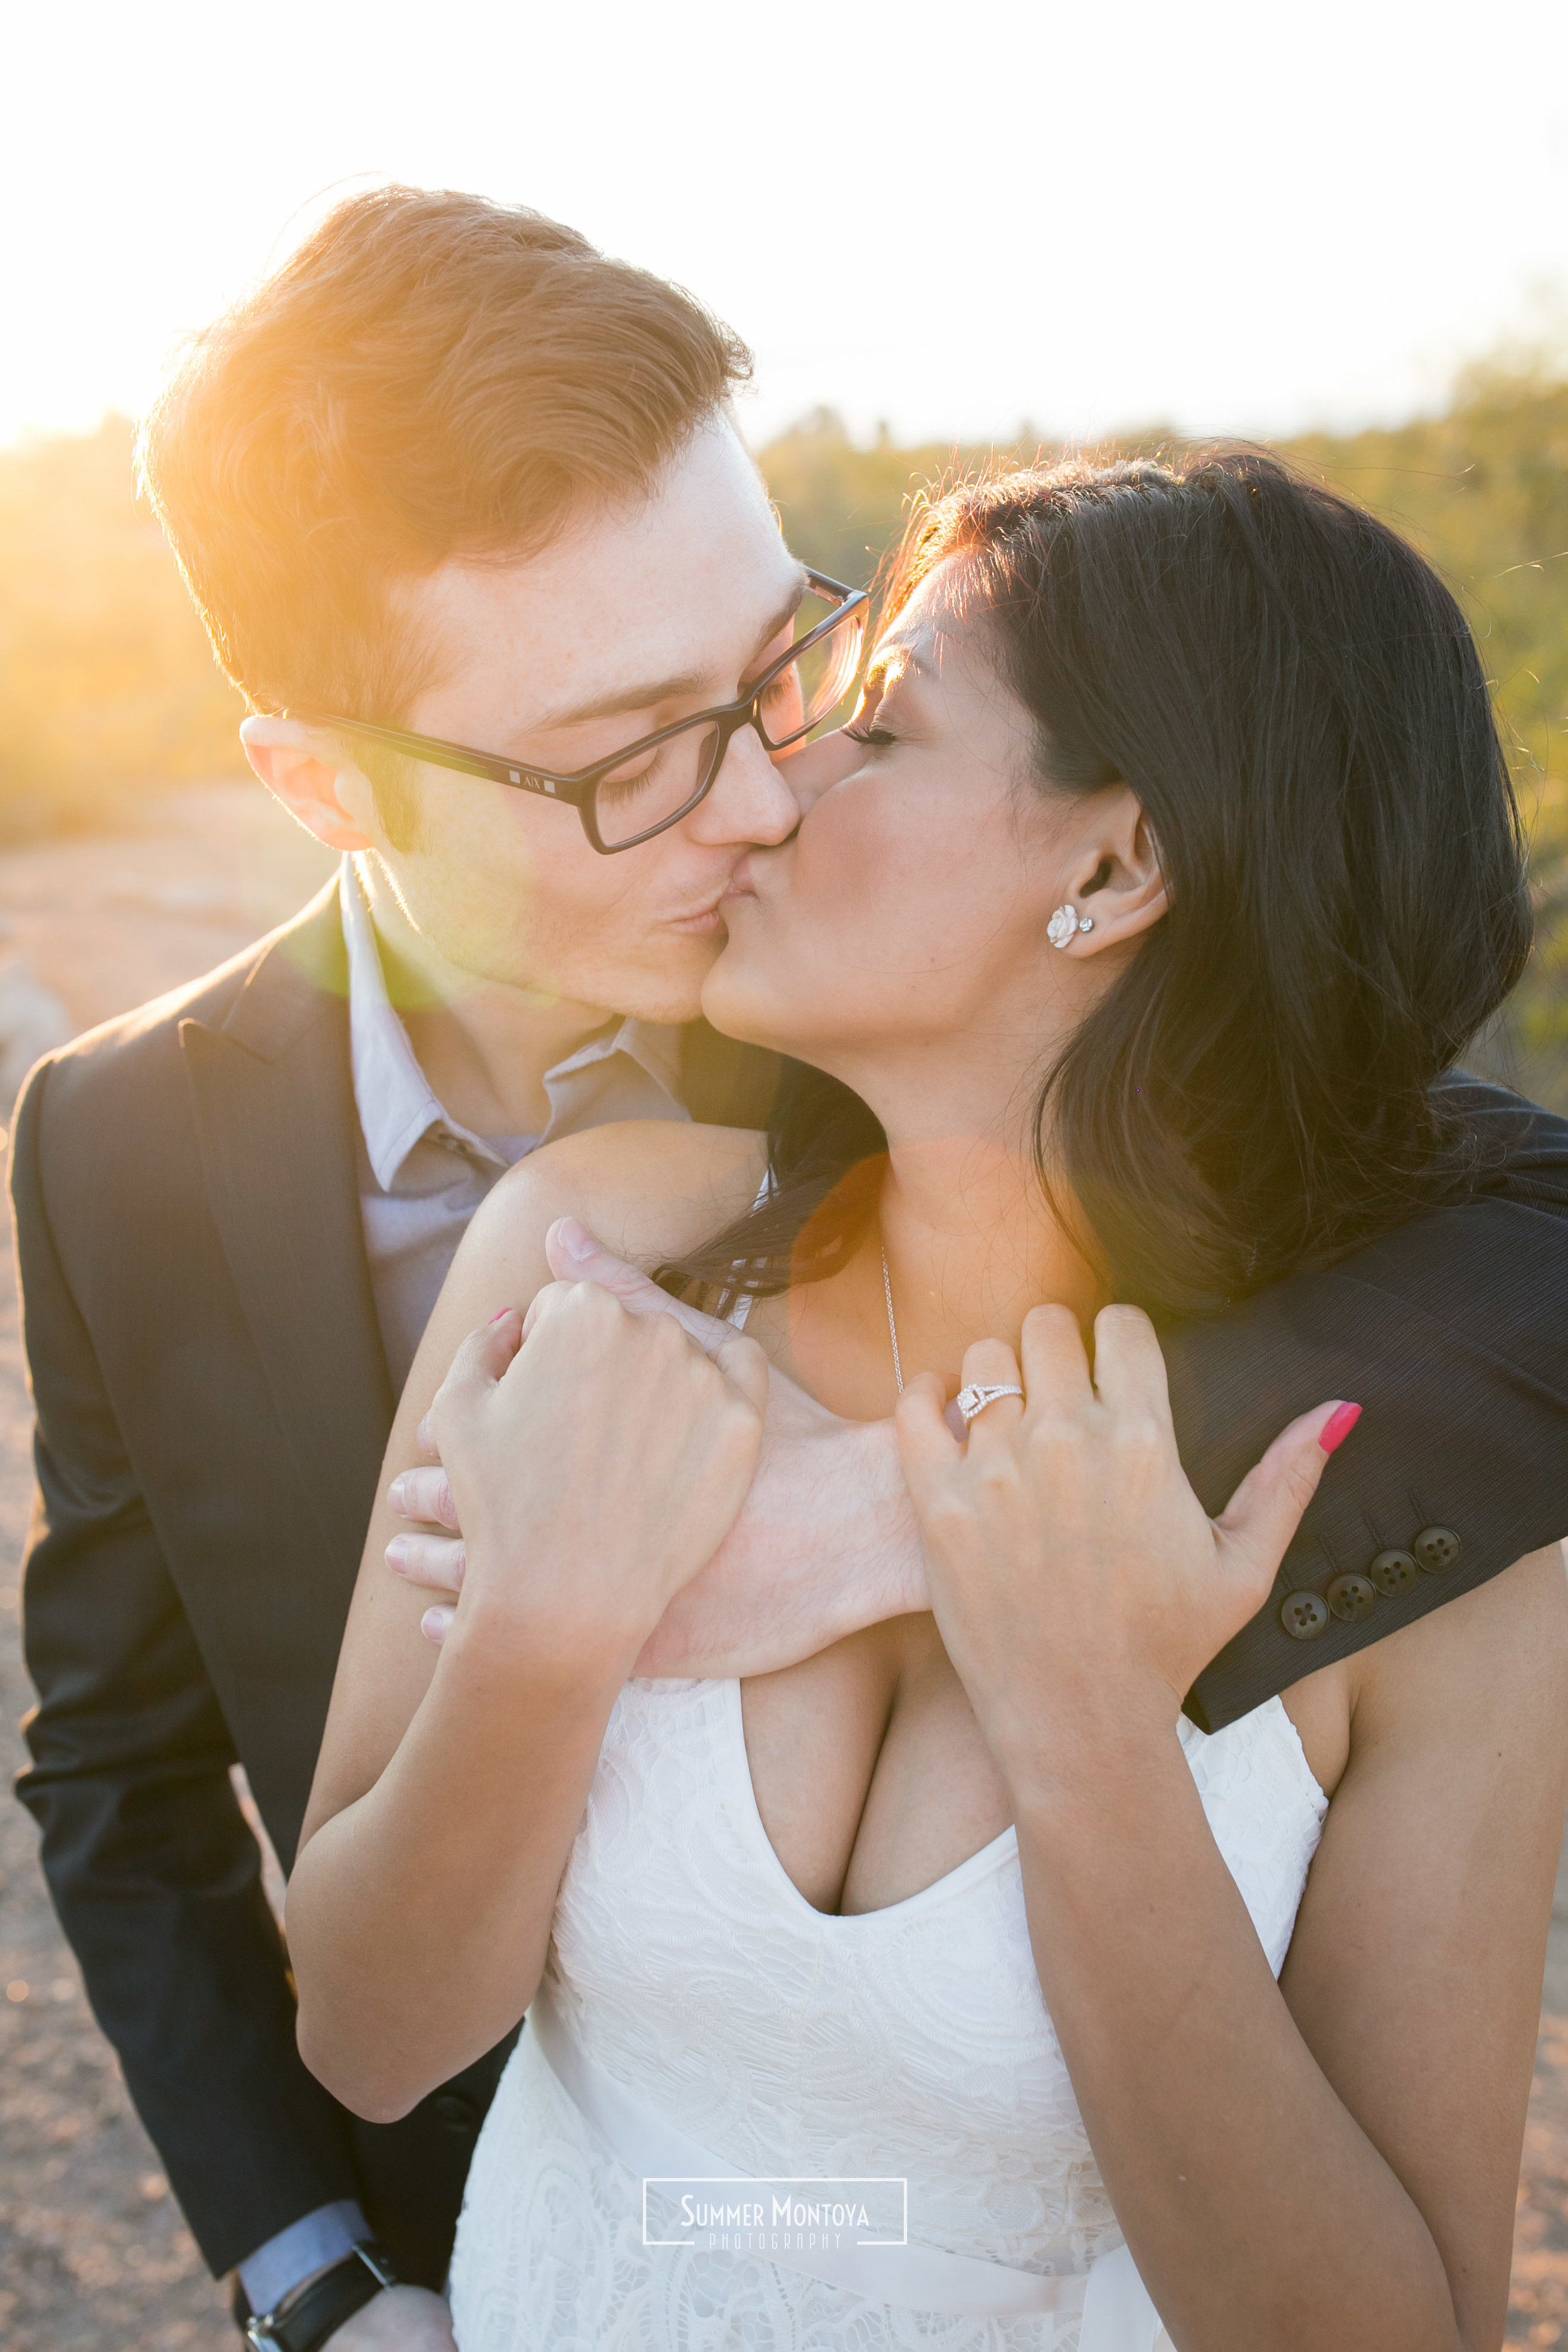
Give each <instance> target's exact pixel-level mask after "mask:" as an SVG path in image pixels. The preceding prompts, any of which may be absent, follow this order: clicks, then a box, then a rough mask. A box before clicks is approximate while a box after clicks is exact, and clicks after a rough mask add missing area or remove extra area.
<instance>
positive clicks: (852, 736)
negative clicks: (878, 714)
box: [843, 722, 899, 751]
mask: <svg viewBox="0 0 1568 2352" xmlns="http://www.w3.org/2000/svg"><path fill="white" fill-rule="evenodd" d="M843 731H844V733H845V734H846V735H847V736H848V738H849V740H850V741H851V742H852V743H864V744H866V745H868V748H869V749H870V750H871V751H880V750H881V748H882V746H883V745H884V744H885V743H896V742H897V741H898V740H899V739H898V737H897V736H896V735H894V734H891V733H890V732H889V730H888V729H887V728H886V727H857V726H855V725H854V724H853V722H851V723H850V725H848V726H847V727H846V728H845V729H844V730H843Z"/></svg>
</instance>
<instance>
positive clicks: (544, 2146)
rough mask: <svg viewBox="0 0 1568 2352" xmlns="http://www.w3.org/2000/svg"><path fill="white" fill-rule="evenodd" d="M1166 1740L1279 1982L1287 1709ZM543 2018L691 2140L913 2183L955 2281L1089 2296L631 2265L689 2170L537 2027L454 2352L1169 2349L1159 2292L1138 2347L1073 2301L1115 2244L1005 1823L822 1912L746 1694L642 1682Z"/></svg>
mask: <svg viewBox="0 0 1568 2352" xmlns="http://www.w3.org/2000/svg"><path fill="white" fill-rule="evenodd" d="M1182 1740H1183V1745H1184V1748H1185V1750H1186V1755H1187V1759H1188V1762H1189V1763H1190V1765H1191V1768H1192V1771H1193V1775H1194V1780H1196V1783H1197V1786H1198V1790H1199V1792H1200V1794H1201V1796H1202V1799H1203V1803H1204V1809H1205V1813H1206V1815H1207V1817H1208V1821H1209V1824H1210V1827H1211V1828H1212V1830H1213V1832H1214V1834H1215V1840H1216V1842H1217V1843H1218V1845H1219V1848H1220V1851H1221V1853H1223V1854H1224V1856H1225V1859H1226V1864H1228V1866H1229V1868H1230V1871H1231V1874H1232V1875H1233V1877H1234V1878H1235V1879H1236V1882H1237V1885H1238V1887H1239V1888H1240V1891H1241V1894H1242V1895H1243V1897H1244V1899H1245V1901H1246V1903H1247V1909H1248V1911H1249V1913H1250V1914H1251V1916H1252V1920H1253V1924H1254V1926H1255V1927H1256V1928H1257V1930H1258V1937H1259V1939H1260V1940H1261V1942H1262V1944H1263V1948H1264V1949H1265V1951H1266V1952H1267V1954H1268V1960H1269V1963H1270V1966H1271V1967H1272V1968H1273V1969H1274V1971H1275V1973H1276V1974H1278V1973H1279V1968H1280V1966H1281V1964H1282V1962H1283V1960H1284V1958H1285V1953H1286V1949H1287V1948H1288V1946H1289V1941H1290V1936H1291V1931H1292V1928H1293V1927H1294V1924H1295V1917H1296V1911H1297V1907H1298V1906H1299V1904H1300V1897H1301V1891H1302V1888H1303V1886H1304V1885H1305V1883H1306V1877H1307V1871H1308V1866H1309V1864H1310V1862H1311V1858H1312V1855H1313V1853H1314V1851H1315V1850H1316V1846H1317V1843H1318V1838H1319V1835H1320V1832H1321V1827H1322V1822H1323V1817H1324V1814H1325V1812H1326V1811H1327V1800H1326V1799H1325V1797H1324V1796H1323V1794H1322V1791H1321V1790H1320V1789H1319V1787H1318V1784H1317V1782H1316V1781H1315V1780H1313V1778H1312V1776H1311V1773H1310V1770H1309V1769H1308V1766H1307V1761H1306V1759H1305V1757H1304V1756H1303V1754H1302V1751H1301V1745H1300V1740H1299V1739H1298V1738H1297V1736H1296V1731H1295V1728H1294V1726H1293V1725H1292V1724H1291V1722H1290V1719H1289V1717H1288V1716H1287V1714H1286V1713H1285V1710H1284V1708H1283V1707H1282V1706H1280V1704H1279V1700H1278V1699H1270V1700H1269V1701H1268V1704H1267V1705H1266V1706H1261V1707H1259V1708H1258V1710H1257V1711H1256V1713H1254V1714H1252V1715H1249V1716H1247V1717H1244V1718H1243V1719H1242V1720H1241V1721H1240V1722H1238V1723H1235V1724H1232V1725H1230V1726H1229V1727H1227V1728H1226V1730H1224V1731H1221V1732H1218V1733H1216V1734H1215V1735H1214V1736H1213V1737H1212V1738H1205V1735H1204V1734H1203V1733H1202V1732H1199V1731H1197V1730H1195V1729H1194V1728H1193V1727H1192V1726H1191V1725H1190V1724H1187V1723H1186V1722H1184V1723H1183V1725H1182ZM535 2018H536V2019H538V2020H541V2021H543V2023H544V2024H546V2025H547V2026H549V2027H550V2029H551V2032H553V2033H554V2035H555V2042H554V2043H552V2044H551V2046H552V2047H556V2048H557V2049H558V2047H559V2043H560V2041H561V2037H562V2035H563V2033H564V2034H565V2035H566V2036H567V2037H569V2039H570V2042H571V2043H572V2044H573V2045H574V2047H575V2049H576V2050H577V2051H578V2052H580V2053H584V2060H585V2063H586V2066H587V2071H588V2073H589V2074H593V2075H594V2076H595V2079H596V2080H598V2081H600V2082H601V2083H602V2084H603V2083H604V2082H605V2078H611V2079H610V2080H609V2084H608V2094H607V2095H608V2096H609V2097H610V2099H611V2100H612V2102H613V2101H614V2099H615V2098H616V2096H617V2095H618V2094H617V2092H616V2085H620V2086H624V2088H625V2090H626V2092H627V2093H628V2094H630V2095H631V2105H633V2106H634V2107H635V2106H637V2105H638V2103H639V2102H640V2105H641V2109H642V2110H644V2111H646V2112H647V2114H649V2115H655V2116H656V2117H662V2118H665V2119H668V2124H669V2125H670V2126H672V2127H673V2129H674V2131H675V2133H676V2135H677V2142H678V2144H679V2145H683V2146H685V2145H690V2146H695V2147H696V2148H697V2149H698V2150H699V2151H700V2150H710V2151H714V2152H715V2153H716V2156H717V2157H718V2158H721V2160H722V2165H723V2167H724V2168H732V2169H733V2170H734V2171H736V2172H738V2173H741V2174H745V2175H751V2176H755V2177H757V2178H759V2179H760V2178H764V2177H772V2178H777V2177H779V2176H795V2177H800V2176H808V2177H813V2178H822V2177H825V2176H853V2177H856V2178H866V2177H885V2176H896V2177H901V2178H903V2179H907V2181H908V2184H909V2186H908V2231H909V2238H910V2242H911V2245H913V2244H919V2245H921V2246H923V2247H926V2248H931V2249H945V2250H947V2251H948V2254H949V2256H951V2255H952V2254H957V2255H960V2256H963V2257H968V2258H969V2260H968V2263H967V2265H965V2264H963V2263H961V2264H960V2266H959V2267H960V2268H967V2269H968V2270H969V2273H970V2275H971V2276H985V2277H989V2276H991V2275H993V2273H989V2272H987V2273H979V2272H977V2271H976V2270H975V2269H974V2263H975V2261H976V2258H978V2260H979V2262H981V2263H986V2264H1005V2265H1008V2266H1010V2268H1011V2270H1012V2271H1013V2272H1024V2273H1037V2274H1039V2275H1038V2276H1037V2278H1036V2279H1034V2280H1025V2281H1024V2282H1022V2284H1023V2286H1024V2287H1025V2289H1026V2290H1027V2291H1030V2292H1033V2291H1035V2290H1036V2289H1037V2287H1038V2286H1039V2279H1040V2277H1041V2276H1043V2277H1045V2278H1047V2279H1059V2280H1061V2281H1063V2283H1064V2289H1070V2288H1073V2287H1077V2288H1078V2290H1079V2292H1078V2298H1077V2305H1076V2308H1075V2306H1074V2303H1073V2298H1072V2294H1071V2293H1070V2292H1067V2293H1065V2294H1064V2307H1063V2308H1061V2309H1058V2310H1055V2311H1038V2310H1033V2309H1031V2310H1029V2311H1027V2312H1026V2313H1025V2314H1024V2315H1012V2316H981V2315H975V2313H974V2312H973V2308H971V2309H970V2310H968V2311H965V2310H964V2309H963V2308H962V2305H963V2296H962V2295H960V2296H958V2297H957V2298H956V2301H957V2303H958V2305H960V2307H959V2308H957V2309H955V2308H954V2307H953V2301H952V2300H951V2299H950V2300H948V2301H947V2302H946V2305H945V2307H944V2308H943V2309H941V2310H937V2311H932V2310H930V2309H920V2308H914V2307H910V2305H908V2304H907V2303H890V2302H888V2301H885V2300H879V2299H877V2298H876V2297H875V2296H871V2295H868V2294H863V2293H860V2292H858V2291H857V2290H856V2289H855V2288H854V2287H851V2286H847V2285H845V2284H836V2283H834V2282H832V2281H831V2280H829V2279H825V2278H823V2277H821V2276H813V2275H810V2274H808V2273H806V2272H804V2271H802V2270H801V2269H798V2268H795V2267H793V2266H789V2265H786V2264H785V2263H781V2262H775V2261H773V2260H770V2259H767V2258H765V2257H764V2256H762V2255H757V2254H753V2253H750V2252H725V2251H712V2250H710V2249H709V2248H708V2247H706V2246H704V2245H702V2244H700V2243H699V2244H694V2245H691V2246H687V2247H649V2246H647V2245H645V2243H644V2242H643V2241H644V2221H643V2187H642V2181H641V2179H639V2178H638V2177H637V2173H638V2171H639V2170H641V2171H643V2172H651V2173H656V2174H657V2173H670V2172H673V2171H676V2170H678V2169H689V2168H690V2167H689V2165H686V2166H681V2167H678V2166H675V2165H672V2164H669V2163H659V2162H658V2161H655V2162H653V2163H648V2162H647V2161H646V2160H645V2161H643V2162H642V2163H640V2164H638V2163H637V2161H636V2158H635V2152H634V2151H633V2150H631V2149H628V2148H627V2147H625V2146H624V2145H623V2147H622V2148H621V2153H620V2154H619V2155H617V2153H616V2149H615V2147H614V2146H613V2145H612V2144H611V2142H610V2140H609V2139H607V2138H606V2137H605V2133H604V2132H603V2131H601V2130H600V2129H599V2128H597V2127H596V2126H595V2123H591V2122H590V2121H589V2120H588V2115H587V2114H585V2113H584V2106H583V2105H581V2104H579V2103H578V2101H577V2100H576V2099H574V2097H573V2096H572V2095H569V2094H568V2092H567V2090H566V2089H565V2088H564V2087H563V2075H562V2072H561V2070H560V2067H559V2063H556V2064H552V2063H551V2062H550V2060H549V2059H548V2058H547V2057H546V2055H545V2054H544V2050H543V2049H542V2046H541V2042H542V2039H543V2040H544V2042H547V2043H549V2042H550V2032H546V2033H545V2034H544V2035H543V2037H542V2035H541V2032H539V2031H537V2030H534V2027H533V2025H532V2024H531V2028H530V2030H527V2031H525V2032H524V2033H523V2035H522V2038H521V2041H520V2042H519V2044H518V2047H517V2050H516V2052H515V2053H514V2054H513V2056H512V2059H511V2061H510V2064H509V2065H508V2067H507V2069H506V2072H505V2074H504V2075H503V2077H502V2080H501V2084H500V2091H499V2093H498V2095H497V2097H496V2100H495V2104H494V2105H493V2107H492V2108H491V2110H490V2114H489V2119H488V2121H487V2122H486V2124H485V2127H484V2130H483V2132H482V2134H481V2135H480V2138H479V2147H478V2149H477V2151H476V2154H475V2158H474V2163H473V2169H472V2172H471V2174H470V2177H469V2181H468V2200H467V2203H466V2205H465V2208H464V2212H463V2218H462V2221H461V2224H460V2227H459V2230H458V2245H457V2252H456V2254H455V2256H454V2261H453V2270H452V2305H453V2312H454V2317H455V2324H456V2332H457V2337H458V2345H459V2347H461V2352H633V2347H636V2352H828V2348H829V2347H832V2352H839V2347H843V2352H903V2347H909V2352H914V2347H920V2352H1078V2347H1079V2345H1080V2343H1082V2344H1083V2345H1085V2346H1087V2345H1088V2344H1089V2340H1090V2338H1091V2336H1092V2337H1093V2340H1094V2342H1095V2344H1096V2346H1097V2347H1107V2352H1141V2347H1145V2346H1147V2345H1149V2344H1151V2343H1152V2342H1154V2341H1155V2340H1156V2335H1157V2330H1158V2322H1157V2318H1155V2317H1154V2315H1153V2312H1152V2305H1147V2297H1146V2296H1145V2297H1143V2302H1144V2304H1145V2305H1147V2308H1148V2312H1149V2315H1150V2324H1151V2328H1152V2330H1153V2331H1155V2333H1151V2332H1149V2331H1147V2330H1146V2331H1144V2332H1142V2333H1140V2332H1139V2331H1138V2330H1137V2329H1135V2328H1134V2329H1128V2328H1125V2327H1117V2326H1111V2327H1110V2328H1108V2327H1107V2326H1106V2324H1105V2323H1104V2322H1103V2320H1102V2321H1101V2323H1100V2326H1099V2327H1098V2329H1094V2328H1091V2327H1090V2326H1088V2325H1087V2324H1086V2323H1085V2322H1084V2320H1083V2317H1082V2305H1083V2295H1082V2288H1081V2281H1082V2279H1083V2277H1084V2275H1085V2274H1087V2273H1089V2271H1090V2270H1091V2267H1092V2266H1094V2265H1095V2264H1096V2263H1097V2261H1099V2259H1100V2258H1101V2257H1104V2256H1106V2255H1108V2254H1109V2253H1110V2250H1111V2249H1114V2248H1118V2247H1120V2245H1121V2232H1120V2231H1118V2229H1117V2227H1116V2221H1115V2217H1114V2215H1113V2214H1112V2212H1111V2210H1110V2204H1109V2202H1108V2200H1107V2198H1106V2193H1105V2189H1104V2188H1103V2186H1102V2184H1101V2182H1100V2175H1099V2173H1098V2171H1097V2169H1096V2167H1095V2162H1094V2158H1093V2157H1092V2155H1091V2154H1090V2152H1089V2141H1088V2138H1087V2137H1086V2135H1085V2132H1084V2127H1083V2123H1082V2119H1081V2117H1080V2116H1079V2109H1078V2104H1077V2102H1076V2100H1075V2099H1074V2096H1073V2091H1072V2085H1071V2084H1070V2082H1069V2081H1068V2073H1067V2069H1066V2067H1065V2065H1064V2064H1063V2063H1062V2057H1061V2053H1060V2050H1059V2048H1058V2043H1057V2038H1056V2035H1055V2033H1054V2032H1053V2031H1052V2029H1051V2021H1050V2018H1049V2016H1048V2015H1047V2011H1046V2007H1045V2002H1044V2000H1043V1999H1042V1997H1041V1992H1040V1987H1039V1982H1038V1979H1037V1976H1036V1972H1035V1964H1034V1958H1033V1955H1032V1953H1031V1950H1030V1945H1029V1934H1028V1926H1027V1922H1026V1917H1025V1910H1024V1895H1023V1885H1022V1878H1021V1873H1020V1868H1019V1862H1018V1850H1017V1839H1016V1833H1015V1832H1013V1831H1012V1830H1007V1831H1005V1832H1004V1833H1003V1834H1002V1836H1000V1837H998V1838H994V1840H993V1841H992V1843H990V1844H989V1845H988V1846H986V1847H984V1850H983V1851H982V1852H981V1853H976V1854H973V1855H972V1856H971V1858H970V1859H969V1860H968V1861H967V1862H965V1863H963V1864H960V1866H959V1867H958V1869H956V1870H953V1871H950V1872H949V1873H948V1874H947V1876H946V1877H945V1878H942V1879H939V1880H938V1881H937V1882H936V1884H935V1885H931V1886H928V1887H926V1888H925V1889H924V1890H923V1891H922V1892H921V1893H920V1894H918V1895H911V1896H910V1898H909V1899H908V1900H907V1901H905V1902H902V1903H896V1904H893V1905H891V1906H889V1907H888V1908H887V1909H885V1910H881V1911H871V1912H865V1913H859V1914H855V1915H851V1916H827V1915H824V1914H823V1913H821V1912H818V1911H815V1910H814V1909H813V1908H812V1907H811V1906H810V1905H809V1904H808V1903H807V1902H806V1901H805V1897H804V1896H803V1895H801V1894H800V1893H799V1892H798V1891H797V1889H796V1888H795V1886H794V1885H793V1884H792V1883H791V1881H790V1879H789V1878H788V1876H787V1875H786V1874H785V1872H784V1868H783V1865H782V1864H780V1862H779V1860H778V1858H777V1856H776V1855H775V1853H773V1848H772V1846H771V1845H770V1843H769V1842H768V1838H767V1835H766V1832H765V1831H764V1830H763V1823H762V1819H761V1816H760V1815H759V1813H758V1811H757V1806H756V1800H755V1797H754V1794H753V1792H752V1777H751V1770H750V1767H749V1765H748V1761H747V1758H746V1749H745V1741H744V1738H743V1735H742V1719H741V1690H740V1685H739V1684H738V1683H736V1682H634V1683H629V1684H628V1685H626V1689H625V1690H624V1691H623V1693H622V1694H621V1696H620V1697H619V1699H618V1700H617V1701H616V1707H615V1710H614V1712H613V1714H612V1716H611V1718H610V1723H609V1727H608V1730H607V1732H606V1735H605V1745H604V1750H603V1754H602V1756H601V1759H600V1762H599V1768H598V1772H597V1775H596V1777H595V1781H594V1784H593V1789H592V1791H591V1793H590V1796H589V1801H588V1806H587V1811H586V1812H585V1814H584V1822H583V1826H582V1829H581V1830H580V1832H579V1833H578V1836H577V1839H576V1842H575V1844H574V1847H573V1850H572V1854H571V1858H570V1861H569V1863H568V1865H567V1869H566V1874H565V1876H564V1878H563V1882H562V1887H561V1895H560V1900H559V1904H558V1906H557V1910H556V1916H555V1926H554V1935H553V1939H552V1952H551V1959H550V1965H549V1969H548V1972H547V1977H546V1983H545V1987H544V1990H543V1992H542V1996H541V2001H540V2003H538V2004H536V2011H535ZM552 2021H553V2022H552ZM567 2079H573V2078H572V2076H571V2075H570V2073H568V2074H567ZM588 2111H589V2113H592V2112H594V2109H593V2105H592V2102H591V2101H590V2102H589V2103H588ZM682 2136H683V2137H682ZM626 2155H632V2156H633V2158H634V2160H633V2162H632V2163H631V2164H630V2165H629V2166H628V2164H627V2163H626V2162H624V2161H622V2157H623V2156H626ZM718 2168H719V2167H718V2166H715V2167H714V2168H713V2169H718ZM656 2234H657V2231H656ZM880 2259H881V2260H882V2262H883V2263H887V2262H889V2261H896V2260H897V2259H898V2257H897V2256H896V2255H893V2256H887V2255H884V2256H882V2257H880ZM936 2259H937V2260H938V2261H939V2262H940V2259H941V2258H940V2257H938V2258H936ZM1118 2259H1119V2260H1120V2262H1121V2264H1122V2265H1124V2266H1125V2268H1126V2269H1127V2270H1128V2272H1129V2273H1131V2278H1132V2281H1133V2284H1134V2286H1135V2287H1137V2292H1138V2293H1139V2294H1142V2288H1141V2286H1140V2285H1138V2283H1137V2281H1136V2273H1132V2272H1131V2263H1130V2258H1129V2257H1127V2256H1126V2255H1124V2254H1123V2255H1121V2256H1120V2257H1119V2258H1118ZM998 2275H1000V2274H998ZM1044 2291H1045V2292H1047V2293H1054V2292H1055V2291H1056V2290H1055V2289H1054V2288H1047V2289H1045V2290H1044Z"/></svg>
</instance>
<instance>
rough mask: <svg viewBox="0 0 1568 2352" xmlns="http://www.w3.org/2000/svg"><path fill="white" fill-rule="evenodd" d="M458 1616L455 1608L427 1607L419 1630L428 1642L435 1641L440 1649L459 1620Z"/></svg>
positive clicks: (420, 1621)
mask: <svg viewBox="0 0 1568 2352" xmlns="http://www.w3.org/2000/svg"><path fill="white" fill-rule="evenodd" d="M457 1618H458V1612H457V1611H456V1610H455V1609H447V1608H439V1609H426V1612H425V1614H424V1616H423V1617H421V1619H420V1620H419V1631H420V1632H421V1633H423V1634H424V1636H425V1639H426V1641H427V1642H434V1643H435V1644H436V1647H437V1649H439V1648H440V1646H441V1644H442V1643H443V1642H444V1641H445V1640H446V1638H447V1634H448V1633H450V1632H451V1630H452V1627H453V1626H454V1624H455V1623H456V1622H457Z"/></svg>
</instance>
